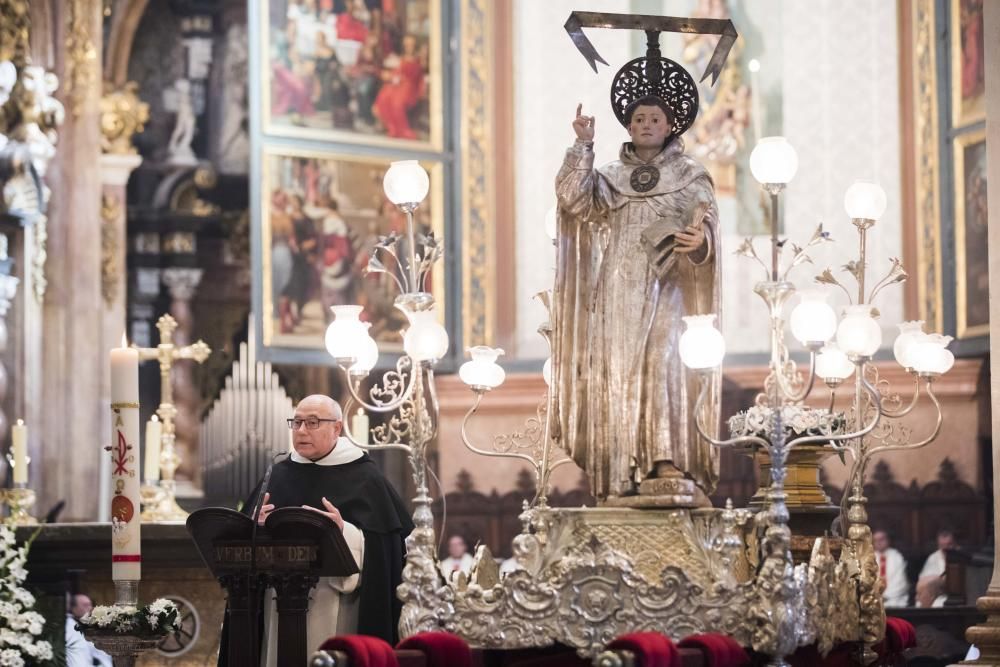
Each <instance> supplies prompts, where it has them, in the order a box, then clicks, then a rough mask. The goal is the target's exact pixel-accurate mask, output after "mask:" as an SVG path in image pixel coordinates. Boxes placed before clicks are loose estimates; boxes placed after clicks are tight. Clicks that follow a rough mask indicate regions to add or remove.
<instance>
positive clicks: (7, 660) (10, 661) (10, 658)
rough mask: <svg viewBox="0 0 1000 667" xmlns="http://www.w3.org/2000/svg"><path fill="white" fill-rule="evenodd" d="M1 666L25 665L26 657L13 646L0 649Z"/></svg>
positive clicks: (19, 666) (14, 666) (15, 666)
mask: <svg viewBox="0 0 1000 667" xmlns="http://www.w3.org/2000/svg"><path fill="white" fill-rule="evenodd" d="M0 667H24V658H22V657H21V652H20V651H18V650H17V649H13V648H5V649H4V650H2V651H0Z"/></svg>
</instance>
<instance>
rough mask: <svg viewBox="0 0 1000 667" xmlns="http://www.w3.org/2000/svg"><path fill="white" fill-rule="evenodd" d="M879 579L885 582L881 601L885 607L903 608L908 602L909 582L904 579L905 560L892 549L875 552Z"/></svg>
mask: <svg viewBox="0 0 1000 667" xmlns="http://www.w3.org/2000/svg"><path fill="white" fill-rule="evenodd" d="M875 560H877V561H878V571H879V577H881V578H882V581H884V582H885V590H884V591H883V592H882V601H883V602H884V603H885V606H886V607H905V606H907V605H908V604H909V601H910V582H909V581H908V580H907V579H906V559H905V558H903V554H901V553H899V552H898V551H896V550H895V549H893V548H892V547H889V548H888V549H886V550H885V551H881V552H879V551H876V552H875Z"/></svg>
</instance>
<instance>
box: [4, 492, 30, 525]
mask: <svg viewBox="0 0 1000 667" xmlns="http://www.w3.org/2000/svg"><path fill="white" fill-rule="evenodd" d="M3 497H4V500H5V501H6V502H7V504H8V505H9V506H10V516H8V517H7V519H6V523H7V525H10V526H34V525H36V524H37V523H38V519H36V518H35V517H34V516H32V515H31V508H32V507H34V505H35V492H34V491H32V490H31V489H29V488H28V485H27V484H24V483H20V484H16V485H15V486H14V488H12V489H7V490H6V491H4V494H3Z"/></svg>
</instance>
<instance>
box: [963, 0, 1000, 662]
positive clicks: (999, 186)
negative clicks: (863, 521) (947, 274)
mask: <svg viewBox="0 0 1000 667" xmlns="http://www.w3.org/2000/svg"><path fill="white" fill-rule="evenodd" d="M983 12H984V20H983V28H984V30H983V37H984V39H983V42H984V43H985V45H986V58H985V61H986V146H987V148H986V150H987V152H988V153H993V154H994V155H996V154H997V151H998V150H1000V3H995V2H985V3H983ZM987 170H988V173H987V176H986V188H987V195H986V196H987V210H988V211H989V213H988V215H989V224H988V226H987V233H988V244H989V262H990V294H991V296H992V295H1000V160H990V161H989V164H988V165H987ZM990 334H991V335H990V376H991V379H990V394H991V398H992V401H991V402H992V405H993V544H994V552H993V579H992V580H991V581H990V586H989V588H988V589H987V590H986V595H984V596H983V597H981V598H979V600H977V601H976V607H977V608H978V609H979V611H981V612H983V613H984V614H987V618H986V622H985V623H983V624H982V625H975V626H973V627H971V628H969V629H968V630H966V632H965V638H966V639H968V640H969V641H970V642H972V643H973V644H975V645H976V646H977V647H978V648H979V651H980V657H979V659H978V660H974V661H972V662H971V663H969V664H975V665H995V666H998V667H1000V533H998V532H997V521H998V520H1000V494H998V493H997V489H1000V299H998V298H995V297H994V298H991V299H990Z"/></svg>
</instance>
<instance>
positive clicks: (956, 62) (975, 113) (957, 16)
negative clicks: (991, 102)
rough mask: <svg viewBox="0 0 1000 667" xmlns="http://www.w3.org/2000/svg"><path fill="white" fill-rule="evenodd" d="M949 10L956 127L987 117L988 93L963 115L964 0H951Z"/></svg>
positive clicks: (952, 101)
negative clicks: (962, 29)
mask: <svg viewBox="0 0 1000 667" xmlns="http://www.w3.org/2000/svg"><path fill="white" fill-rule="evenodd" d="M987 1H989V0H987ZM948 11H949V25H950V33H951V54H950V58H951V81H952V84H951V118H952V121H951V124H952V126H954V127H964V126H966V125H971V124H972V123H978V122H979V121H982V120H985V119H986V93H985V91H984V92H983V94H982V96H981V97H980V100H979V102H978V103H977V104H976V106H974V107H973V108H972V109H970V110H969V112H968V113H967V114H964V115H963V113H962V93H961V91H960V90H959V89H960V88H961V81H962V31H961V28H962V0H951V6H950V7H949V10H948ZM984 42H985V36H984Z"/></svg>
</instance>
